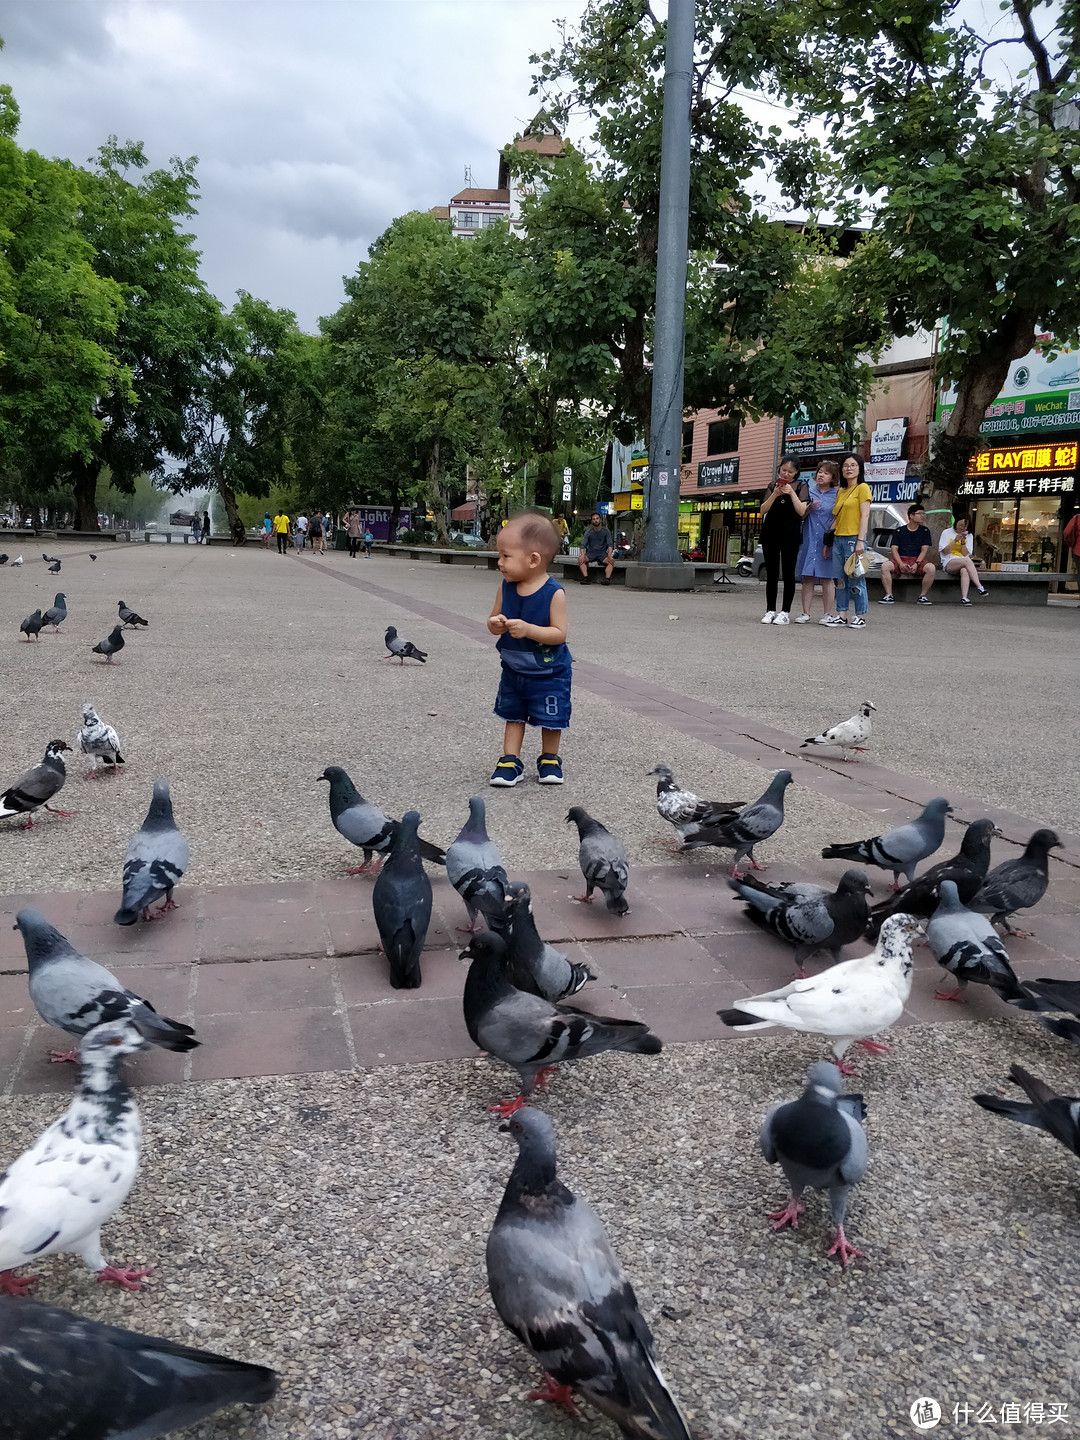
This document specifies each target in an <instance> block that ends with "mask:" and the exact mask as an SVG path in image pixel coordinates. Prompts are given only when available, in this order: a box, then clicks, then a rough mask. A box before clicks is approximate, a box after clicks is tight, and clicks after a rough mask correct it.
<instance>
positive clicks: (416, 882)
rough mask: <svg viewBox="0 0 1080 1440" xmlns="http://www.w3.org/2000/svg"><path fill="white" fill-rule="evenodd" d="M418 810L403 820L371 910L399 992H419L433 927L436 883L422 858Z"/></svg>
mask: <svg viewBox="0 0 1080 1440" xmlns="http://www.w3.org/2000/svg"><path fill="white" fill-rule="evenodd" d="M419 825H420V816H419V814H418V813H417V812H416V811H415V810H410V811H408V813H407V814H405V815H403V816H402V817H401V824H400V825H399V826H398V828H397V833H396V834H395V835H394V838H393V841H392V843H391V846H390V858H389V859H388V860H387V862H386V864H385V865H384V866H383V868H382V869H381V870H380V871H379V876H378V879H377V880H376V881H375V889H374V890H373V891H372V894H371V904H372V908H373V909H374V911H375V924H376V925H377V926H378V928H379V937H380V939H381V940H382V948H383V952H384V953H385V955H386V958H387V960H388V961H389V964H390V984H391V985H392V986H393V987H394V989H395V990H415V989H416V988H417V987H418V986H419V984H420V981H421V980H422V979H423V976H422V975H421V974H420V952H421V950H423V948H424V941H425V940H426V939H427V932H428V926H429V925H430V923H431V881H430V880H429V879H428V877H427V871H426V870H425V869H424V862H423V861H422V860H421V858H420V845H419V839H418V836H417V833H416V832H417V829H418V827H419Z"/></svg>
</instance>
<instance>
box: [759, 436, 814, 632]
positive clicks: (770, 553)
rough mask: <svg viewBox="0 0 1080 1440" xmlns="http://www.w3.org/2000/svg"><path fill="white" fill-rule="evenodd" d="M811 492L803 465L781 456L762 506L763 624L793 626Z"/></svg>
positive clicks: (793, 457)
mask: <svg viewBox="0 0 1080 1440" xmlns="http://www.w3.org/2000/svg"><path fill="white" fill-rule="evenodd" d="M809 498H810V497H809V493H808V491H807V489H806V486H805V484H804V483H803V482H802V481H801V480H800V479H799V462H798V459H797V458H796V457H795V456H794V455H781V457H780V465H779V468H778V469H777V472H776V479H775V480H774V481H773V482H772V484H771V485H770V486H769V488H768V490H766V492H765V499H764V500H763V501H762V504H761V551H762V554H763V555H764V557H765V614H764V615H763V616H762V617H761V623H762V625H790V624H791V614H790V611H791V602H792V601H793V600H794V599H795V577H796V576H797V575H798V573H799V570H798V564H797V562H798V559H799V546H800V544H801V543H802V522H803V516H804V515H805V514H806V507H807V503H808V501H809ZM781 572H782V573H783V577H784V600H783V605H782V606H781V608H780V609H779V610H777V608H776V591H777V587H778V581H779V579H780V575H781Z"/></svg>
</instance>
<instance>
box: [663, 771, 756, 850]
mask: <svg viewBox="0 0 1080 1440" xmlns="http://www.w3.org/2000/svg"><path fill="white" fill-rule="evenodd" d="M649 776H650V777H653V776H655V777H656V813H657V814H658V815H659V816H660V818H661V820H666V821H667V822H668V824H669V825H674V826H675V829H676V830H677V831H678V835H679V844H680V845H682V846H685V845H686V844H687V843H688V842H689V841H690V840H694V839H696V838H697V836H698V835H699V834H700V832H701V831H702V830H703V829H704V830H709V829H712V828H713V827H715V826H717V825H726V824H727V822H728V821H729V820H734V818H735V816H736V815H737V814H738V813H739V811H740V810H741V809H742V808H743V806H744V805H745V804H746V801H745V800H699V799H698V797H697V796H696V795H695V794H693V792H692V791H690V790H684V789H683V788H682V787H681V786H680V785H679V783H678V782H677V781H676V779H675V776H674V774H673V773H672V770H671V767H670V766H669V765H654V766H653V768H652V769H651V770H650V771H649Z"/></svg>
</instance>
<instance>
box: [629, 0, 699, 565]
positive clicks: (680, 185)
mask: <svg viewBox="0 0 1080 1440" xmlns="http://www.w3.org/2000/svg"><path fill="white" fill-rule="evenodd" d="M693 64H694V0H670V3H669V5H668V19H667V45H666V48H665V52H664V125H663V131H662V135H661V155H660V228H659V235H658V242H657V252H656V324H655V338H654V344H653V382H652V423H651V428H650V436H649V481H648V488H647V491H646V506H647V509H646V518H645V548H644V551H643V552H642V557H641V558H642V559H643V560H645V561H651V562H653V563H654V564H661V565H663V564H675V563H678V561H679V466H680V463H681V461H682V426H683V349H684V339H685V331H686V246H687V233H688V227H689V212H690V85H691V80H692V77H693Z"/></svg>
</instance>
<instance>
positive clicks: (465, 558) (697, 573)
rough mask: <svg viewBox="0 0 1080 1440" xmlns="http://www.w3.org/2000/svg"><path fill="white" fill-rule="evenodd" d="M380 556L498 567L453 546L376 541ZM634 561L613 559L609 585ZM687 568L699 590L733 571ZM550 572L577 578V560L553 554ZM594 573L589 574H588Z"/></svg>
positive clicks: (621, 580)
mask: <svg viewBox="0 0 1080 1440" xmlns="http://www.w3.org/2000/svg"><path fill="white" fill-rule="evenodd" d="M374 548H375V549H376V550H377V551H378V552H379V553H381V554H384V555H397V556H400V557H402V558H403V559H406V560H426V561H428V562H429V563H430V564H438V565H470V566H472V567H473V569H479V570H497V569H498V568H499V556H498V552H497V551H495V550H469V549H466V548H464V547H461V548H458V547H457V546H455V547H454V548H453V549H449V548H447V547H445V546H437V545H400V544H397V543H393V544H391V543H388V542H386V541H376V543H375V547H374ZM640 563H641V562H640V561H638V560H613V561H612V572H611V583H612V584H613V585H625V584H626V572H627V570H628V569H632V568H634V567H636V566H637V565H639V564H640ZM683 564H684V565H686V567H687V568H688V569H692V570H693V572H694V584H695V585H701V586H702V587H704V586H708V585H711V584H712V582H713V579H714V578H715V577H719V583H720V584H721V585H731V583H732V582H731V573H732V570H733V569H734V567H733V566H731V565H713V564H710V563H708V562H707V561H701V562H700V563H699V562H698V561H689V560H686V561H684V562H683ZM550 569H551V573H552V575H554V576H555V577H556V579H559V580H562V581H563V583H564V584H566V583H567V582H573V581H574V580H580V579H581V570H580V568H579V566H578V562H577V557H576V556H574V555H556V556H555V558H554V559H553V560H552V562H551V566H550ZM595 573H597V572H596V571H595V570H593V571H590V575H592V574H595Z"/></svg>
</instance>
